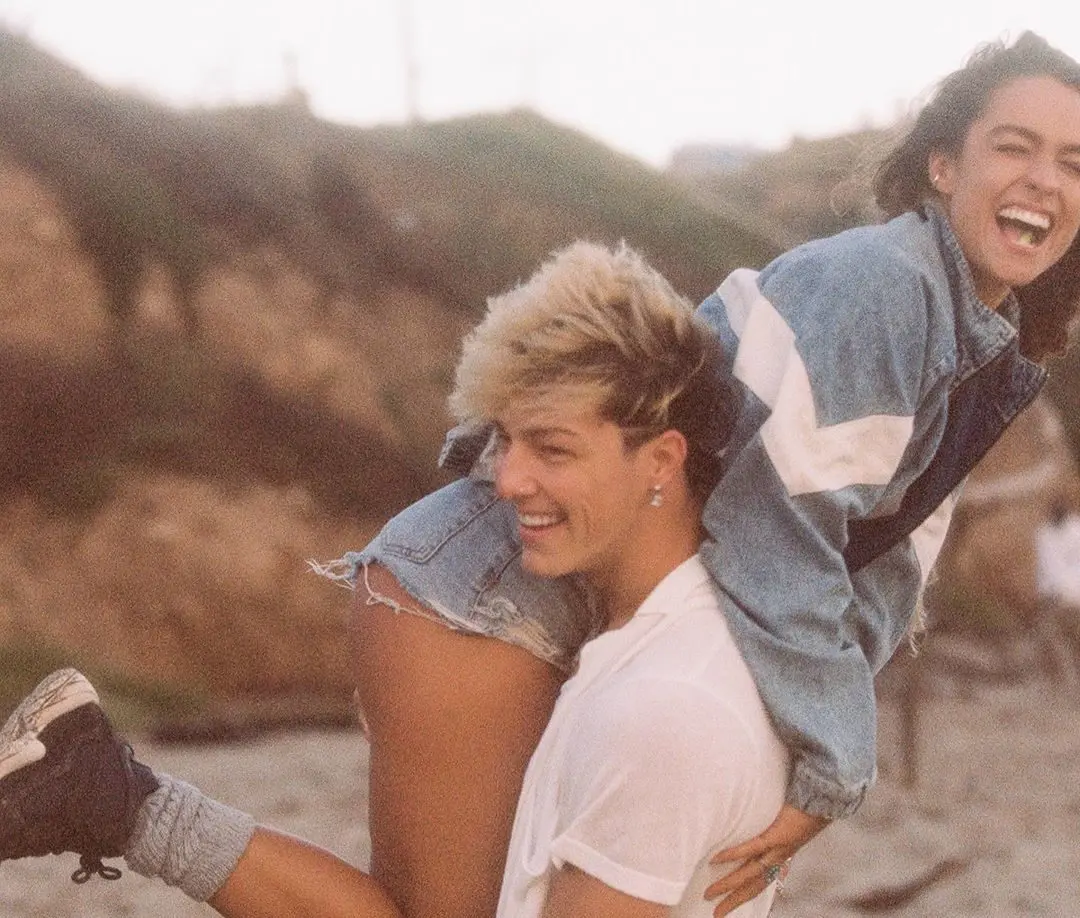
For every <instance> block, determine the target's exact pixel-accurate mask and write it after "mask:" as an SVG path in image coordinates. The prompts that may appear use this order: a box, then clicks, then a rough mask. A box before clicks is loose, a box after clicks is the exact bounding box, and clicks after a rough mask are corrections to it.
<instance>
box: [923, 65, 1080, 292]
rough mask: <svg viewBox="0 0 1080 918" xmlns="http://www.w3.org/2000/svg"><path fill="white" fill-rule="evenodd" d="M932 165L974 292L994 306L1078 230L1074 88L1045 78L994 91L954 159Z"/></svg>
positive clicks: (1079, 169)
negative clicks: (972, 281) (962, 251)
mask: <svg viewBox="0 0 1080 918" xmlns="http://www.w3.org/2000/svg"><path fill="white" fill-rule="evenodd" d="M929 167H930V178H931V181H932V183H933V185H934V187H935V188H936V189H937V191H938V192H939V193H940V195H941V197H942V200H943V201H944V204H945V209H946V212H947V213H948V215H949V220H950V222H951V224H952V227H953V231H954V232H955V233H956V236H957V239H958V240H959V242H960V246H961V247H962V248H963V250H964V255H965V256H966V258H967V260H968V264H969V265H970V267H971V272H972V275H973V276H974V279H975V289H976V292H977V293H978V295H979V298H980V299H981V300H982V301H983V302H984V303H986V305H988V306H990V307H992V308H996V307H997V306H998V305H1000V303H1001V301H1002V300H1003V299H1004V298H1005V296H1006V295H1007V294H1008V292H1009V290H1010V289H1012V288H1013V287H1018V286H1023V285H1024V284H1028V283H1030V282H1031V281H1033V280H1034V279H1035V278H1036V277H1038V276H1039V275H1040V274H1042V272H1043V271H1045V270H1046V269H1047V268H1049V267H1050V266H1051V265H1053V264H1054V263H1055V262H1056V261H1057V260H1058V259H1059V258H1061V256H1062V255H1064V254H1065V252H1066V250H1067V249H1068V248H1069V245H1070V244H1071V243H1072V241H1073V238H1074V237H1075V236H1076V232H1077V228H1078V227H1080V90H1078V89H1075V88H1073V87H1070V86H1066V85H1065V84H1064V83H1061V82H1059V81H1057V80H1055V79H1053V78H1051V77H1022V78H1019V79H1016V80H1013V81H1012V82H1010V83H1006V84H1005V85H1003V86H1000V87H999V88H998V89H997V90H995V91H994V92H993V94H992V95H991V96H990V99H989V101H988V103H987V106H986V109H985V110H984V111H983V113H982V114H981V115H980V116H979V117H978V118H977V119H976V120H975V121H973V122H972V124H971V127H970V128H969V129H968V133H967V136H966V137H965V138H964V144H963V147H962V148H961V150H960V152H959V154H956V155H953V154H946V153H934V154H932V155H931V156H930V162H929Z"/></svg>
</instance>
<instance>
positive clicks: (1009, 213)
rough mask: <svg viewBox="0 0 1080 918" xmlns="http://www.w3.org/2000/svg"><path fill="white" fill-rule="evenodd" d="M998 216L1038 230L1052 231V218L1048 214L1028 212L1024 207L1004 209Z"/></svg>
mask: <svg viewBox="0 0 1080 918" xmlns="http://www.w3.org/2000/svg"><path fill="white" fill-rule="evenodd" d="M998 216H999V217H1001V218H1003V219H1005V220H1014V221H1016V222H1017V223H1027V224H1028V225H1029V226H1033V227H1035V228H1036V229H1041V230H1048V229H1050V218H1049V217H1048V216H1046V214H1040V213H1038V212H1037V211H1034V210H1027V209H1025V208H1023V207H1016V206H1010V207H1003V208H1001V210H999V211H998Z"/></svg>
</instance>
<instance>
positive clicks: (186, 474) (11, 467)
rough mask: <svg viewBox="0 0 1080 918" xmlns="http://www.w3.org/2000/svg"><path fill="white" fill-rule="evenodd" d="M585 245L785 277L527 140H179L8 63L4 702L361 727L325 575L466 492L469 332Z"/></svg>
mask: <svg viewBox="0 0 1080 918" xmlns="http://www.w3.org/2000/svg"><path fill="white" fill-rule="evenodd" d="M578 237H589V238H592V239H595V240H599V241H607V242H615V241H617V240H620V239H625V240H626V241H627V242H629V243H630V244H632V245H634V246H635V247H637V248H639V249H640V250H642V251H643V252H645V253H646V254H647V255H648V256H649V257H650V258H651V259H652V260H653V261H654V263H655V264H657V266H658V267H660V268H661V269H662V270H664V271H665V272H666V273H667V274H668V275H669V277H670V278H671V279H672V281H673V282H674V283H675V285H676V286H677V287H678V288H679V289H681V290H682V291H683V292H684V293H686V294H687V295H688V296H690V297H691V298H694V299H697V298H699V297H701V296H703V295H704V294H706V293H707V292H708V291H709V290H711V289H712V288H713V286H715V284H717V283H718V282H719V281H720V280H721V279H722V278H723V276H724V275H725V274H726V273H727V272H728V271H729V270H730V269H731V268H733V267H735V266H736V265H741V264H750V265H754V264H763V263H764V262H766V261H767V260H768V259H769V258H770V257H772V255H774V254H775V253H776V252H777V251H778V243H777V242H776V241H774V240H773V239H772V238H771V237H770V236H769V234H768V233H766V232H763V231H762V230H761V229H760V227H758V225H757V224H756V223H754V222H753V221H747V222H746V223H745V224H743V223H742V222H740V221H739V220H738V219H735V218H733V216H732V215H731V214H730V213H725V212H722V211H720V210H718V209H716V208H714V207H712V206H710V205H708V204H707V203H706V202H704V201H703V200H702V199H701V198H700V197H699V196H698V194H697V192H696V191H695V190H694V189H692V188H690V187H688V186H687V185H685V184H684V183H682V182H679V181H677V180H675V179H673V178H672V177H670V176H667V175H665V174H663V173H661V172H658V171H656V170H654V169H651V168H649V167H647V166H645V165H643V164H641V163H638V162H636V161H634V160H632V159H629V158H627V157H624V156H620V155H618V154H616V153H614V152H612V151H610V150H608V149H607V148H605V147H604V146H602V145H601V144H599V143H597V142H595V141H593V140H591V139H589V138H587V137H585V136H583V135H582V134H580V133H578V132H575V131H571V130H568V129H566V128H563V127H560V126H558V125H555V124H552V123H550V122H548V121H545V120H544V119H542V118H540V117H538V116H536V115H535V114H532V113H529V112H524V111H522V112H514V113H510V114H508V115H502V116H476V117H470V118H462V119H456V120H453V121H449V122H443V123H432V124H416V125H410V126H407V127H396V128H389V127H385V128H379V129H372V130H358V129H354V128H346V127H342V126H340V125H335V124H330V123H327V122H323V121H320V120H318V119H316V118H314V117H312V115H311V114H310V113H309V112H307V111H305V110H304V109H302V108H300V107H296V106H292V105H287V104H283V105H279V106H264V107H249V108H236V109H228V110H215V111H190V112H181V111H175V110H172V109H169V108H165V107H162V106H158V105H155V104H153V103H151V102H149V101H147V100H145V99H142V98H139V97H137V96H133V95H130V94H125V93H119V92H114V91H110V90H106V89H104V88H102V87H100V86H97V85H95V84H94V83H92V82H91V81H89V80H87V79H86V78H85V77H83V76H82V75H81V74H79V73H78V72H77V71H75V70H73V69H71V68H69V67H67V66H65V65H63V64H62V63H60V62H58V61H56V60H55V59H53V58H51V57H50V56H49V55H47V54H45V53H43V52H41V51H40V50H39V49H37V48H35V47H33V46H32V45H29V44H27V43H26V42H25V41H23V40H22V39H21V38H19V37H18V36H14V35H10V34H0V271H2V272H4V276H5V278H6V283H5V284H4V285H2V287H0V406H2V407H0V521H2V522H3V525H2V526H0V652H2V656H3V659H4V660H5V667H4V669H5V679H6V683H5V684H4V685H0V694H3V692H4V691H7V690H10V691H11V692H16V691H18V690H19V689H20V688H24V687H25V685H24V683H25V682H28V681H30V679H31V678H35V677H36V676H37V675H39V674H40V672H41V670H42V669H45V668H47V667H49V666H51V665H53V664H54V663H55V662H56V661H58V660H67V661H74V662H77V663H79V664H80V665H83V666H84V667H86V668H88V669H90V670H91V672H92V673H94V674H95V675H96V676H97V677H98V678H99V679H104V680H105V681H106V684H113V685H117V686H121V687H126V688H124V690H123V691H124V693H125V694H126V695H128V696H130V697H132V698H135V699H136V700H137V701H138V703H139V704H147V703H149V704H151V706H154V707H157V708H159V709H160V710H159V711H158V713H157V714H156V715H154V716H156V717H159V718H160V717H162V716H167V717H168V718H171V719H173V720H175V719H176V718H177V717H180V718H181V719H182V718H183V717H187V716H195V717H197V719H200V720H201V721H203V722H206V721H215V719H220V718H221V717H222V716H224V715H223V714H222V712H223V711H228V712H231V713H230V716H231V717H233V718H236V717H240V718H241V719H244V720H248V721H258V722H263V723H267V722H274V721H277V720H290V719H292V720H295V719H297V718H299V717H305V718H312V717H323V716H334V717H337V716H341V717H345V716H347V710H348V698H349V694H350V690H349V679H348V674H347V667H348V661H347V655H346V651H345V648H344V642H343V639H342V633H341V630H340V625H341V619H340V614H341V611H342V610H343V609H344V608H346V607H347V604H348V603H347V594H342V593H340V592H337V591H333V590H332V589H331V588H330V587H329V586H328V585H327V584H326V583H324V582H322V581H319V580H317V578H314V577H312V576H311V575H310V574H309V573H308V572H307V569H306V565H305V559H306V558H321V559H326V558H331V557H335V556H336V555H339V554H341V553H342V552H343V551H345V550H348V549H353V548H358V547H359V546H360V545H362V544H363V543H364V542H365V541H366V540H367V539H368V538H370V536H371V534H372V533H373V532H374V530H375V529H376V528H377V527H378V525H380V524H381V522H382V521H383V520H385V519H386V517H387V516H388V515H390V514H391V513H392V512H394V511H395V510H396V509H397V508H399V507H401V506H403V505H404V504H405V503H407V502H408V501H410V500H412V499H414V498H415V497H417V496H419V495H420V494H421V493H423V492H424V491H426V490H428V489H430V488H431V487H433V486H434V485H436V484H438V483H439V482H440V481H441V479H440V478H439V476H438V474H437V472H436V471H435V465H434V457H435V455H436V453H437V450H438V446H439V444H440V442H441V438H442V433H443V431H444V430H445V427H446V425H447V418H446V415H445V411H444V408H443V405H444V400H445V395H446V392H447V390H448V387H449V384H450V380H451V376H452V369H453V365H454V363H455V361H456V354H457V346H458V341H459V340H460V337H461V335H462V333H463V332H464V331H465V330H466V329H467V328H468V327H469V326H470V325H471V324H472V323H473V322H474V321H475V320H476V319H477V318H478V317H479V315H480V312H481V310H482V307H483V303H484V299H485V297H486V296H488V295H490V294H492V293H495V292H498V291H500V290H502V289H504V288H506V287H507V286H509V285H511V284H513V283H515V282H517V281H518V280H520V279H523V278H524V277H526V276H527V275H529V274H531V273H532V271H533V270H534V269H535V268H536V267H537V265H538V263H539V262H540V261H541V260H542V259H543V258H544V257H545V256H546V255H547V254H548V253H550V252H551V251H552V250H554V249H555V248H558V247H560V246H562V245H564V244H566V243H568V242H569V241H571V240H573V239H575V238H578ZM57 572H61V573H60V574H59V575H58V573H57ZM90 622H92V623H93V627H88V623H90ZM225 636H227V638H228V639H227V640H223V638H224V637H225ZM5 685H6V686H8V688H5ZM147 699H149V700H150V701H149V702H148V701H147ZM155 699H157V700H156V701H155ZM177 699H180V701H179V702H178V701H177ZM222 699H227V700H228V703H227V704H226V703H225V702H223V701H222ZM0 700H2V699H0ZM240 700H242V701H243V703H241V701H240ZM177 705H179V709H180V710H179V713H178V709H177ZM166 708H167V709H168V710H167V711H165V709H166ZM163 711H164V712H165V713H162V712H163ZM238 711H239V712H242V713H241V714H239V715H238V714H237V713H236V712H238ZM174 727H175V725H174ZM184 729H186V728H184ZM181 732H183V731H181Z"/></svg>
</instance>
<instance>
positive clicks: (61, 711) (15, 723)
mask: <svg viewBox="0 0 1080 918" xmlns="http://www.w3.org/2000/svg"><path fill="white" fill-rule="evenodd" d="M98 702H99V699H98V693H97V692H96V691H94V687H93V686H92V685H91V684H90V682H89V681H88V680H87V678H86V677H85V676H84V675H83V674H82V673H80V672H79V671H78V670H74V669H61V670H57V671H56V672H54V673H52V674H51V675H49V676H46V677H45V678H44V679H42V680H41V682H39V683H38V684H37V686H36V687H35V688H34V690H33V691H32V692H31V693H30V694H29V695H27V696H26V698H24V699H23V701H22V703H21V704H20V705H19V706H18V707H17V708H16V709H15V711H14V712H13V713H12V715H11V716H10V717H9V718H8V719H7V723H5V724H4V726H3V728H2V729H0V780H3V779H4V778H5V777H7V776H8V775H10V774H11V773H12V772H14V771H18V770H19V769H20V768H23V767H25V766H26V765H29V764H31V763H33V762H38V761H40V760H41V759H43V758H44V757H45V744H44V743H42V742H41V740H39V739H38V736H39V735H40V734H41V731H42V730H44V729H45V728H46V727H47V726H48V725H49V724H51V723H52V722H53V721H54V720H56V719H57V718H58V717H63V716H64V715H65V714H68V713H69V712H71V711H74V710H75V709H76V708H81V707H82V706H83V705H85V704H98Z"/></svg>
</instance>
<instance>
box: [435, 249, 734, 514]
mask: <svg viewBox="0 0 1080 918" xmlns="http://www.w3.org/2000/svg"><path fill="white" fill-rule="evenodd" d="M720 358H721V353H720V346H719V343H718V341H717V339H716V336H715V335H713V333H712V332H711V331H710V330H709V329H708V328H707V327H706V326H705V325H704V323H703V322H701V321H700V320H699V319H698V318H697V317H696V316H695V315H694V310H693V307H692V306H691V304H690V302H689V301H688V300H686V299H685V298H683V297H682V296H680V295H679V294H677V293H676V292H675V291H674V290H673V289H672V287H671V285H670V284H669V283H668V282H667V281H666V280H665V279H664V278H663V277H662V276H661V275H660V274H659V273H658V272H657V271H656V270H654V269H653V268H651V267H650V266H649V265H648V264H646V262H645V260H644V259H643V258H642V257H641V256H640V255H638V254H637V253H636V252H634V251H633V250H632V249H630V248H629V247H628V246H626V245H625V244H623V245H620V246H619V247H617V248H616V249H615V250H613V251H612V250H609V249H606V248H604V247H603V246H599V245H594V244H591V243H587V242H577V243H574V244H573V245H571V246H569V247H567V248H565V249H563V250H561V251H559V252H557V253H556V254H555V255H554V256H553V257H552V258H551V259H550V260H549V261H547V262H546V263H545V264H544V265H543V266H542V267H541V268H540V270H539V271H537V272H536V274H534V275H533V276H532V277H531V278H530V279H529V280H527V281H526V282H525V283H523V284H521V285H520V286H518V287H515V288H514V289H512V290H510V291H508V292H506V293H504V294H502V295H500V296H496V297H492V298H491V299H489V300H488V308H487V314H486V316H485V317H484V320H483V321H482V322H481V323H480V324H479V325H478V326H477V327H476V328H475V329H474V330H473V331H472V332H471V333H470V334H469V335H468V336H467V337H466V338H465V341H464V344H463V348H462V355H461V360H460V362H459V363H458V367H457V374H456V382H455V387H454V391H453V393H452V394H451V396H450V410H451V412H452V413H453V414H454V416H455V417H456V418H457V419H458V421H459V422H462V423H477V422H486V421H491V420H493V419H495V418H496V417H497V416H498V415H499V414H500V413H501V412H502V411H504V410H505V409H506V408H507V406H509V405H511V404H517V403H519V402H521V401H523V400H527V401H537V400H547V399H551V398H557V399H558V400H560V401H561V402H563V403H566V402H578V403H579V405H580V406H581V407H584V408H594V409H595V410H596V411H597V413H598V414H599V415H600V416H601V417H602V418H604V419H605V420H608V421H612V422H613V423H615V424H618V425H619V426H620V427H622V428H623V429H624V431H625V432H626V440H627V444H628V446H633V445H636V444H639V443H641V442H644V441H645V440H646V439H648V438H649V437H652V436H655V435H656V434H659V433H661V432H662V431H664V430H668V429H672V428H674V429H677V430H680V431H681V432H682V433H683V434H684V435H685V436H686V438H687V440H688V442H689V443H690V444H691V461H689V462H688V464H687V475H688V478H689V479H690V482H691V485H692V487H694V490H695V491H699V492H700V491H702V489H704V494H707V493H708V491H710V490H711V488H712V484H713V483H714V480H715V479H714V475H713V474H712V473H713V467H714V466H715V465H716V463H717V457H718V454H719V453H720V451H721V450H722V448H723V445H724V443H725V442H726V440H727V436H728V434H729V433H730V427H731V423H732V420H733V402H734V400H733V398H732V396H731V392H730V390H729V388H728V380H727V374H726V373H725V372H723V370H722V360H721V359H720ZM703 496H704V495H703Z"/></svg>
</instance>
